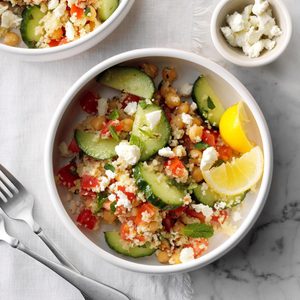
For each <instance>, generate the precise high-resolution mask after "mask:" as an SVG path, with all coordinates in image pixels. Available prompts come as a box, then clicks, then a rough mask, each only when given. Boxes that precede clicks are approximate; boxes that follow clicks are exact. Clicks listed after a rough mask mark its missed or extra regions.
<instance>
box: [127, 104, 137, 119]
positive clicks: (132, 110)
mask: <svg viewBox="0 0 300 300" xmlns="http://www.w3.org/2000/svg"><path fill="white" fill-rule="evenodd" d="M136 110H137V102H129V103H128V104H127V105H126V107H125V108H124V112H125V113H126V114H127V115H129V116H133V115H134V114H135V113H136Z"/></svg>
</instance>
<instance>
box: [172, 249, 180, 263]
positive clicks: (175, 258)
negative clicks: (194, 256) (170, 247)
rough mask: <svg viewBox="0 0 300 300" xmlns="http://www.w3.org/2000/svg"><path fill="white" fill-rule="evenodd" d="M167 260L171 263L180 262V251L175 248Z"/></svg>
mask: <svg viewBox="0 0 300 300" xmlns="http://www.w3.org/2000/svg"><path fill="white" fill-rule="evenodd" d="M169 262H170V263H172V264H180V263H181V261H180V251H178V250H176V251H175V252H174V253H173V255H172V256H171V258H170V259H169Z"/></svg>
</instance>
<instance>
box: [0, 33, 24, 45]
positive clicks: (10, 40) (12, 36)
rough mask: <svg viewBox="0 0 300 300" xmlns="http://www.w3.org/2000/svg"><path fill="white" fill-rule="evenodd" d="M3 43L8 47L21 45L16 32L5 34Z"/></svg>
mask: <svg viewBox="0 0 300 300" xmlns="http://www.w3.org/2000/svg"><path fill="white" fill-rule="evenodd" d="M3 42H4V44H5V45H7V46H12V47H15V46H17V45H18V44H19V43H20V37H19V36H18V35H17V34H16V33H14V32H8V33H6V34H5V36H4V40H3Z"/></svg>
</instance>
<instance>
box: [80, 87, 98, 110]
mask: <svg viewBox="0 0 300 300" xmlns="http://www.w3.org/2000/svg"><path fill="white" fill-rule="evenodd" d="M79 103H80V106H81V108H82V109H83V110H84V111H85V112H87V113H88V114H91V115H94V114H96V113H97V112H98V100H97V97H96V96H95V95H94V94H93V93H92V92H90V91H86V92H85V93H84V94H83V95H82V96H81V98H80V101H79Z"/></svg>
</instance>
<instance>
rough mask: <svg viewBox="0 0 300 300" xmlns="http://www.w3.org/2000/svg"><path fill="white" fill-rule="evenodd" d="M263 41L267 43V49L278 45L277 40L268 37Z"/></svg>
mask: <svg viewBox="0 0 300 300" xmlns="http://www.w3.org/2000/svg"><path fill="white" fill-rule="evenodd" d="M263 41H264V44H265V48H266V49H267V50H272V49H273V48H274V47H275V45H276V41H272V40H268V39H265V40H263Z"/></svg>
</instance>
